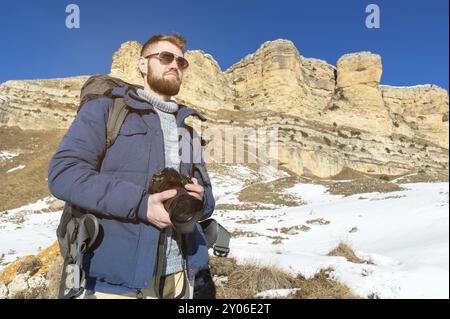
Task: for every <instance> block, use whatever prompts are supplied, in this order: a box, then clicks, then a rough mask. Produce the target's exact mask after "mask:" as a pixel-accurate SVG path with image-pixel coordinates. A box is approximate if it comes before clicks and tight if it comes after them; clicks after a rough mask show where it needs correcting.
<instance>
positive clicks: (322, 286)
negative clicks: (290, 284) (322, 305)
mask: <svg viewBox="0 0 450 319" xmlns="http://www.w3.org/2000/svg"><path fill="white" fill-rule="evenodd" d="M331 271H333V269H331V268H328V269H323V270H321V271H320V272H319V273H318V274H316V275H315V276H314V277H313V278H311V279H306V278H304V277H302V276H299V277H298V278H297V280H296V283H295V284H296V285H297V287H299V288H301V289H300V290H299V291H297V292H295V293H294V294H292V295H290V296H289V298H292V299H360V298H361V297H359V296H357V295H355V294H353V293H352V292H351V291H350V289H348V288H347V287H346V286H344V285H343V284H341V283H339V282H336V281H334V280H332V279H330V277H329V273H330V272H331Z"/></svg>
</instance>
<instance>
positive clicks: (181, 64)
mask: <svg viewBox="0 0 450 319" xmlns="http://www.w3.org/2000/svg"><path fill="white" fill-rule="evenodd" d="M177 64H178V67H179V68H180V69H185V68H187V67H188V65H189V63H188V61H187V60H186V59H185V58H181V57H178V58H177Z"/></svg>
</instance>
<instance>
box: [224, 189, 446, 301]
mask: <svg viewBox="0 0 450 319" xmlns="http://www.w3.org/2000/svg"><path fill="white" fill-rule="evenodd" d="M402 187H404V188H405V190H402V191H397V192H391V193H388V194H382V193H369V194H364V198H365V199H364V200H361V199H359V198H360V197H361V196H360V195H353V196H348V197H343V196H337V195H330V194H327V193H326V192H325V191H326V189H325V187H323V186H320V185H312V184H297V185H295V186H294V187H292V188H291V189H289V190H287V191H288V192H289V193H290V194H296V195H297V196H299V197H301V198H302V199H304V200H305V201H306V205H304V206H298V207H285V208H278V209H275V210H259V211H255V212H253V211H233V210H230V211H227V212H226V213H224V214H221V216H218V215H217V216H216V218H217V219H218V220H219V222H220V223H221V224H222V225H224V226H225V227H226V228H227V229H228V230H229V231H235V230H241V231H247V232H256V233H257V234H259V236H257V237H237V238H232V240H231V242H230V248H231V252H230V256H231V257H235V258H236V259H237V260H238V262H239V263H246V262H249V261H250V262H251V261H255V262H258V263H262V264H268V265H269V264H273V265H277V266H278V267H280V268H281V269H283V270H285V271H288V272H290V273H292V274H293V275H297V274H302V275H303V276H305V277H306V278H311V277H313V276H314V275H315V274H316V273H317V272H319V271H320V270H321V269H325V268H328V267H331V268H333V269H334V271H332V272H331V276H332V278H334V279H336V280H338V281H340V282H342V283H344V284H345V285H346V286H348V287H349V288H350V289H351V290H352V291H353V292H354V293H355V294H357V295H360V296H362V297H369V296H370V295H375V296H377V297H379V298H448V296H449V239H448V238H449V214H448V208H449V207H448V206H449V204H448V188H449V187H448V183H417V184H402ZM218 202H219V203H220V202H221V201H220V200H219V201H218ZM251 218H254V219H259V222H257V223H253V224H242V223H236V221H239V220H245V219H247V220H248V219H251ZM317 218H323V219H325V220H328V221H330V224H328V225H312V224H307V223H306V221H308V220H312V219H317ZM296 225H300V226H301V225H306V226H308V227H310V228H311V229H310V231H308V232H302V231H298V233H297V234H293V235H288V234H285V233H280V232H277V231H276V230H275V228H279V229H280V228H282V227H292V226H296ZM353 227H357V229H358V230H357V231H356V232H353V233H349V230H350V229H352V228H353ZM267 236H281V237H282V238H283V240H282V243H281V244H273V239H271V238H269V237H267ZM340 242H343V243H346V244H347V245H349V246H350V247H352V248H353V250H354V251H355V253H356V255H357V256H358V257H359V258H361V259H363V260H366V261H369V260H370V261H371V262H373V263H375V265H372V264H369V263H363V264H354V263H351V262H349V261H347V260H346V259H345V258H344V257H335V256H327V254H328V252H330V251H331V250H332V249H334V248H335V247H336V246H338V244H339V243H340Z"/></svg>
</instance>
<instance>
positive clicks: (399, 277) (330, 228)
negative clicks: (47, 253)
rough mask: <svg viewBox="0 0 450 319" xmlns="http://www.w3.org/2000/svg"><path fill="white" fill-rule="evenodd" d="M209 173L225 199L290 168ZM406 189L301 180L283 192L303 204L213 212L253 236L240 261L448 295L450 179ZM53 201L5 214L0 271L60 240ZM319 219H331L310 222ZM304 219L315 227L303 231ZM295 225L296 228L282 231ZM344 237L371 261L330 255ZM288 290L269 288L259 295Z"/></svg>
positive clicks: (421, 294) (349, 282)
mask: <svg viewBox="0 0 450 319" xmlns="http://www.w3.org/2000/svg"><path fill="white" fill-rule="evenodd" d="M210 176H211V179H212V182H213V186H214V195H215V197H216V199H217V204H223V203H230V202H233V203H239V202H238V199H237V194H238V192H239V191H240V190H241V189H242V187H243V186H244V184H247V185H248V184H249V182H248V181H250V183H254V182H260V181H261V180H263V181H268V180H273V179H276V178H279V177H281V176H285V174H284V173H276V174H273V173H267V174H266V175H265V176H264V177H263V178H262V179H261V176H260V177H259V178H258V176H257V175H256V174H255V172H254V171H252V170H250V169H248V168H245V167H238V168H235V169H234V170H233V172H230V174H228V173H227V174H224V175H222V174H213V173H212V174H210ZM225 176H227V177H226V178H225ZM244 181H247V182H246V183H244ZM402 187H403V188H404V189H405V190H402V191H397V192H390V193H370V194H359V195H353V196H348V197H343V196H337V195H330V194H327V193H326V188H325V187H323V186H321V185H313V184H301V183H300V184H297V185H295V186H294V187H292V188H290V189H288V190H285V192H287V193H289V194H292V195H295V196H298V197H300V198H302V199H303V200H304V201H306V204H305V205H302V206H298V207H274V209H267V210H255V211H253V210H249V211H243V210H217V211H216V212H215V214H214V215H215V218H216V219H217V220H218V221H219V222H220V223H221V224H223V225H224V226H225V227H226V228H227V229H228V230H229V231H239V230H241V231H243V232H247V233H248V234H249V235H250V236H251V237H236V238H232V240H231V244H230V245H231V247H230V248H231V253H230V256H231V257H236V259H237V260H238V262H242V263H244V262H257V263H258V264H267V265H276V266H279V267H280V268H282V269H284V270H286V271H288V272H291V273H292V274H299V273H301V274H302V275H304V276H306V277H312V276H314V274H315V273H317V272H319V271H320V270H321V269H324V268H328V267H331V268H333V269H334V271H332V272H331V275H332V276H333V277H334V278H335V279H336V280H338V281H340V282H342V283H343V284H345V285H346V286H348V287H349V288H350V289H351V290H352V291H353V292H354V293H355V294H357V295H360V296H363V297H368V296H371V295H372V296H377V297H379V298H448V297H449V213H448V209H449V204H448V200H449V199H448V198H449V197H448V196H449V195H448V192H449V184H448V183H417V184H402ZM49 200H50V199H49V198H46V199H43V200H41V201H38V202H37V203H34V204H31V205H27V206H24V207H21V208H17V209H14V210H9V211H7V212H0V256H2V255H3V254H4V256H3V266H0V270H1V269H2V268H4V266H5V264H6V263H8V262H11V261H13V260H14V259H15V258H16V257H19V256H24V255H29V254H36V253H38V252H39V250H41V249H44V248H45V247H47V246H48V245H50V244H52V243H53V242H54V240H56V235H55V230H56V228H57V225H58V222H59V218H60V215H61V212H60V211H59V212H54V213H43V212H42V209H44V208H46V207H48V203H49ZM317 219H322V221H325V222H326V221H328V222H329V223H328V224H326V223H322V224H320V223H311V220H317ZM240 221H243V222H244V223H240ZM308 221H309V222H310V223H307V222H308ZM302 225H304V226H308V227H309V228H310V230H309V231H303V230H305V229H300V227H301V226H302ZM294 226H298V227H297V228H293V229H292V230H291V231H289V232H286V231H281V228H283V227H285V228H292V227H294ZM340 242H344V243H346V244H348V245H349V246H350V247H352V248H353V250H354V251H355V253H356V254H357V256H358V257H360V258H361V259H364V260H368V261H369V260H370V261H371V262H372V263H373V264H369V263H363V264H355V263H351V262H348V261H347V260H346V259H345V258H344V257H333V256H327V254H328V252H330V251H331V250H332V249H333V248H335V247H336V246H337V245H338V244H339V243H340ZM1 259H2V258H0V261H1ZM298 288H300V289H301V287H298ZM286 293H288V292H286V291H284V290H283V291H268V292H263V293H262V294H261V297H266V298H267V297H270V296H274V294H275V295H277V296H278V295H284V294H286Z"/></svg>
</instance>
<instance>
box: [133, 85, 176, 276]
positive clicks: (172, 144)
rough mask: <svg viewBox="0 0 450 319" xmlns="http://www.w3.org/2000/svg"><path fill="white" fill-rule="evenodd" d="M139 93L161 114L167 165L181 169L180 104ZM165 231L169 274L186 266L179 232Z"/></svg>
mask: <svg viewBox="0 0 450 319" xmlns="http://www.w3.org/2000/svg"><path fill="white" fill-rule="evenodd" d="M137 94H138V95H139V96H140V97H141V98H142V99H144V100H146V101H148V102H149V103H150V104H152V105H153V106H154V108H155V111H156V112H157V114H158V115H159V119H160V122H161V129H162V132H163V138H164V157H165V161H166V167H171V168H173V169H175V170H177V171H179V165H180V155H179V154H178V149H179V144H178V127H177V123H176V120H175V115H174V113H175V112H177V111H178V104H177V103H175V102H173V101H169V102H165V101H162V100H160V99H158V98H157V97H155V96H153V95H151V94H150V93H148V92H146V91H144V90H141V89H138V90H137ZM164 231H165V233H166V235H167V241H166V247H167V248H166V259H165V263H164V266H163V273H164V274H165V275H169V274H173V273H176V272H180V271H182V270H183V268H184V260H183V256H182V254H181V249H180V242H181V238H180V236H179V235H178V234H177V233H174V232H173V229H172V228H166V229H165V230H164Z"/></svg>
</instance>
